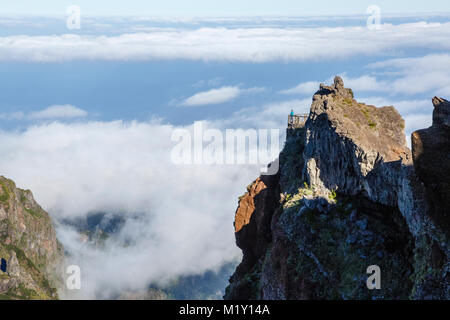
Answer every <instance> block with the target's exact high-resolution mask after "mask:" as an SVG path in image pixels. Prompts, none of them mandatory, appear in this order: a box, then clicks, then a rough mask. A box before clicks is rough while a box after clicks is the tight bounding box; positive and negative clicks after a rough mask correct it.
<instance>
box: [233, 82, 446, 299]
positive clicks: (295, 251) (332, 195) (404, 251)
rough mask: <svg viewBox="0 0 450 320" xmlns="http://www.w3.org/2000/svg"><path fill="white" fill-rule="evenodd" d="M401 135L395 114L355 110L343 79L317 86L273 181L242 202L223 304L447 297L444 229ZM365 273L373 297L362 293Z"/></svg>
mask: <svg viewBox="0 0 450 320" xmlns="http://www.w3.org/2000/svg"><path fill="white" fill-rule="evenodd" d="M403 130H404V121H403V119H402V118H401V116H400V115H399V113H398V112H397V111H396V110H395V109H394V108H393V107H383V108H376V107H374V106H368V105H365V104H363V103H358V102H357V101H356V100H354V98H353V92H352V91H351V89H347V88H345V87H344V84H343V81H342V79H341V78H339V77H336V78H335V81H334V84H333V85H332V86H325V85H321V87H320V90H319V91H318V92H317V93H316V94H315V95H314V97H313V102H312V105H311V111H310V114H309V118H308V120H307V122H306V125H305V127H304V128H298V129H290V130H288V132H287V138H286V143H285V146H284V149H283V151H282V152H281V154H280V158H279V161H280V172H279V174H278V175H277V176H273V177H260V178H259V179H258V180H256V181H255V182H254V183H253V184H252V185H251V186H249V188H248V190H249V192H247V194H246V195H244V196H243V197H242V198H241V200H240V202H239V206H238V209H237V212H236V223H238V222H239V224H240V226H239V229H236V242H237V245H238V246H239V247H240V248H241V249H242V251H243V254H244V257H243V260H242V263H241V264H240V265H239V266H238V267H237V269H236V271H235V273H234V275H233V276H232V277H231V279H230V285H229V286H228V288H227V291H226V295H225V299H408V298H410V299H448V298H450V293H449V289H450V262H449V261H450V260H449V257H450V251H449V238H448V235H446V232H447V230H446V226H445V224H443V223H441V220H439V219H434V216H433V214H432V212H433V211H432V209H431V208H432V203H431V201H430V199H429V197H427V195H426V194H427V187H426V184H424V182H423V181H422V180H421V178H420V175H419V176H418V175H417V174H416V172H415V169H414V166H413V157H412V155H411V152H410V150H409V149H408V148H407V147H406V139H405V136H404V133H403ZM413 142H414V141H413ZM438 152H445V151H438ZM443 157H448V154H445V153H444V155H443ZM444 177H445V176H444ZM447 177H448V176H447ZM444 179H445V178H444ZM447 179H448V178H447ZM267 180H271V181H270V183H264V187H261V183H262V182H264V181H267ZM447 182H448V181H447ZM263 192H264V194H263ZM269 194H270V195H271V196H270V197H267V195H269ZM248 204H252V205H250V206H249V205H248ZM437 214H438V215H439V213H437ZM242 216H245V217H246V218H245V219H244V220H243V219H242ZM241 221H245V222H244V223H243V224H242V223H240V222H241ZM242 239H246V240H245V241H242ZM258 239H265V241H263V242H261V241H260V240H258ZM371 265H377V266H379V267H380V269H381V279H382V285H381V289H380V290H368V288H367V286H366V280H367V278H368V276H369V275H368V274H367V272H366V271H367V268H368V267H369V266H371Z"/></svg>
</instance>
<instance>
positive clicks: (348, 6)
mask: <svg viewBox="0 0 450 320" xmlns="http://www.w3.org/2000/svg"><path fill="white" fill-rule="evenodd" d="M73 4H75V5H79V6H80V7H81V8H82V10H83V12H84V13H85V14H87V15H151V16H230V15H238V16H255V15H296V16H310V15H355V14H365V13H366V9H367V7H369V6H370V5H378V6H379V7H381V8H382V10H383V12H386V13H419V12H420V13H424V12H435V13H438V12H450V3H449V2H448V1H446V0H429V1H421V0H409V1H407V0H396V1H388V0H377V1H373V0H346V1H345V2H344V3H343V2H340V1H334V0H322V1H321V2H320V6H318V5H317V4H316V3H315V2H313V1H298V0H277V1H274V0H246V1H241V0H228V1H210V0H192V1H184V0H166V1H148V0H129V1H127V2H126V6H125V5H124V3H123V1H121V0H96V1H91V0H70V1H69V0H56V1H55V0H40V1H30V0H14V1H3V3H2V6H1V9H0V14H16V15H63V14H65V11H66V8H67V7H68V6H69V5H73Z"/></svg>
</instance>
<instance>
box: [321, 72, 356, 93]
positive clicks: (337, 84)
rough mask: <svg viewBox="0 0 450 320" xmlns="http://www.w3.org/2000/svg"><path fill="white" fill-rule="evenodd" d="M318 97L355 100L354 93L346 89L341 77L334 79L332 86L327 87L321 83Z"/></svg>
mask: <svg viewBox="0 0 450 320" xmlns="http://www.w3.org/2000/svg"><path fill="white" fill-rule="evenodd" d="M316 95H333V96H335V97H342V98H352V99H353V91H352V90H351V89H347V88H345V87H344V80H342V78H341V77H339V76H336V77H335V78H334V83H333V85H331V86H326V85H325V84H323V83H321V84H320V89H319V91H317V92H316Z"/></svg>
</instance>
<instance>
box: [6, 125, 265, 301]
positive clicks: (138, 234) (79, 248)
mask: <svg viewBox="0 0 450 320" xmlns="http://www.w3.org/2000/svg"><path fill="white" fill-rule="evenodd" d="M174 129H175V127H173V126H169V125H162V124H160V123H158V122H150V123H141V122H131V123H125V122H121V121H116V122H87V123H72V124H68V123H58V122H54V123H51V124H42V125H38V126H32V127H29V128H28V129H27V130H26V131H24V132H20V133H17V132H14V133H13V132H9V133H7V132H0V140H1V141H2V143H1V145H0V167H1V168H2V175H5V176H7V177H9V178H12V179H14V180H15V181H16V183H17V184H18V186H19V187H23V188H26V189H31V190H33V192H34V195H35V197H36V199H37V201H38V202H39V203H40V204H41V205H42V206H43V207H44V208H45V209H47V210H48V211H49V212H50V213H51V215H52V217H53V218H55V219H56V220H61V219H63V218H74V217H84V216H85V215H86V214H87V213H89V212H99V211H100V212H107V213H118V214H121V215H123V216H124V217H125V219H126V224H125V226H124V228H123V230H122V231H121V232H120V234H118V235H117V236H116V237H115V238H114V239H111V240H110V241H109V242H108V243H107V246H106V249H105V250H101V251H100V250H98V249H95V250H94V249H90V248H88V247H86V245H83V244H82V243H80V242H79V241H78V238H77V235H76V234H75V233H74V231H73V230H71V229H70V228H67V227H59V228H58V234H59V237H60V238H61V241H62V242H63V244H64V245H65V246H66V249H68V251H69V252H70V253H71V255H72V258H71V261H70V262H71V263H74V264H78V265H80V266H81V269H82V276H83V278H82V281H83V282H82V287H83V297H84V298H94V297H96V298H100V297H103V298H106V297H111V295H113V294H117V293H120V292H121V291H122V290H128V289H134V290H137V289H143V288H145V287H146V286H147V285H148V284H149V283H151V282H161V281H167V280H169V279H173V278H174V277H177V276H180V275H186V274H201V273H203V272H204V271H206V270H214V269H217V268H219V267H220V266H222V265H223V263H224V262H229V261H232V260H234V259H236V258H238V257H239V255H240V250H239V249H238V248H237V247H236V246H235V240H234V232H233V220H234V211H235V207H236V203H237V198H238V196H239V195H240V194H242V193H243V192H244V190H245V186H246V185H247V184H248V183H249V181H252V180H253V179H255V178H256V177H257V176H258V173H259V166H255V165H254V166H250V165H223V166H216V165H197V166H196V165H181V166H177V165H174V164H172V162H171V158H170V153H171V150H172V148H173V146H174V145H175V143H174V142H172V141H171V134H172V132H173V130H174ZM125 242H126V243H128V246H127V247H126V248H125V247H124V243H125Z"/></svg>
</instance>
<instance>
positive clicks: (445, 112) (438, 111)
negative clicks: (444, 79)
mask: <svg viewBox="0 0 450 320" xmlns="http://www.w3.org/2000/svg"><path fill="white" fill-rule="evenodd" d="M433 106H434V110H433V125H435V126H440V125H444V126H447V127H450V102H449V101H447V100H445V99H443V98H438V97H434V98H433Z"/></svg>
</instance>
